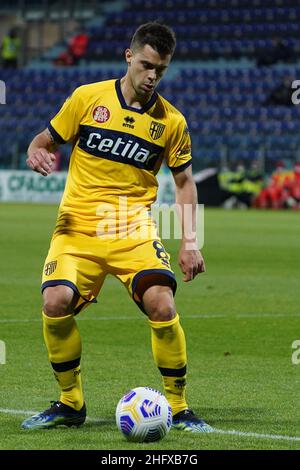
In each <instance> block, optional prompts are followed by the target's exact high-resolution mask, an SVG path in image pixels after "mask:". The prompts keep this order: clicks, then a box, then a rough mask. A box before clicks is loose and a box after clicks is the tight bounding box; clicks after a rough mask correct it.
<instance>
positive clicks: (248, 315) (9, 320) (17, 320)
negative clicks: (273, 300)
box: [0, 313, 300, 323]
mask: <svg viewBox="0 0 300 470" xmlns="http://www.w3.org/2000/svg"><path fill="white" fill-rule="evenodd" d="M287 317H292V318H294V317H296V318H298V317H299V318H300V313H237V314H230V313H229V314H223V313H220V314H209V313H207V314H206V313H203V314H202V313H199V314H195V315H182V317H181V318H182V319H183V320H184V319H189V320H193V319H197V318H199V319H201V318H202V319H208V320H209V319H210V318H212V319H215V318H228V319H232V318H236V319H241V318H287ZM76 318H77V320H79V321H92V322H93V321H119V320H122V321H123V320H124V321H136V320H144V318H145V317H143V316H139V315H137V316H136V317H129V316H115V317H109V316H103V317H88V316H82V317H76ZM41 321H42V319H41V318H6V319H5V318H1V319H0V323H41Z"/></svg>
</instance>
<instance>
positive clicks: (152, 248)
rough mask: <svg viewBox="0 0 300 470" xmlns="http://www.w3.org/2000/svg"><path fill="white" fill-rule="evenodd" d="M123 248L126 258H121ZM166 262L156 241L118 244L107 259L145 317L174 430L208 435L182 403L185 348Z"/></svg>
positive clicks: (171, 276)
mask: <svg viewBox="0 0 300 470" xmlns="http://www.w3.org/2000/svg"><path fill="white" fill-rule="evenodd" d="M122 243H123V245H124V246H122ZM128 246H130V250H129V249H128ZM122 248H123V249H124V252H125V253H126V256H122ZM119 253H120V255H119ZM169 260H170V257H169V255H168V253H167V252H166V251H165V249H164V247H163V245H162V243H161V241H160V240H159V239H157V240H136V241H135V242H134V241H132V242H131V241H130V240H128V239H127V240H126V241H125V240H124V242H119V243H118V250H115V256H112V255H111V256H110V258H109V265H110V269H111V272H112V274H115V275H116V276H117V277H118V278H119V279H120V280H121V282H122V283H123V284H124V285H125V286H126V287H127V289H128V292H129V294H130V295H131V296H132V298H133V299H134V301H135V302H136V303H137V305H138V306H139V307H140V309H141V310H142V311H143V312H144V313H146V314H147V315H148V318H149V324H150V327H151V337H152V350H153V356H154V360H155V362H156V365H157V367H158V368H159V370H160V372H161V374H162V378H163V384H164V390H165V395H166V397H167V399H168V401H169V402H170V404H171V406H172V411H173V418H174V421H173V424H174V427H175V425H176V427H177V428H178V429H183V430H187V431H196V432H211V431H212V428H211V427H210V426H208V425H207V424H206V423H205V422H204V421H202V420H200V419H198V418H197V417H195V416H194V415H193V414H192V412H191V411H190V410H189V409H188V405H187V403H186V399H185V390H186V366H187V355H186V344H185V336H184V332H183V329H182V327H181V325H180V321H179V316H178V314H177V313H176V308H175V304H174V298H173V295H174V293H175V291H176V280H175V276H174V273H173V271H172V269H171V266H170V262H169Z"/></svg>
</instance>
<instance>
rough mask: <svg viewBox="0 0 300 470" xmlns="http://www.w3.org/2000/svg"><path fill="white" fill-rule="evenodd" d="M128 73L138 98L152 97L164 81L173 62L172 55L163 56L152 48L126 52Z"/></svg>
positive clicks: (146, 47)
mask: <svg viewBox="0 0 300 470" xmlns="http://www.w3.org/2000/svg"><path fill="white" fill-rule="evenodd" d="M126 60H127V63H128V73H129V76H130V80H131V84H132V86H133V88H134V90H135V92H136V94H137V95H138V96H143V97H147V95H149V96H151V94H152V93H153V91H154V89H155V88H156V87H157V85H158V83H159V82H160V80H161V79H162V77H163V75H164V73H165V72H166V70H167V68H168V65H169V63H170V60H171V55H170V54H167V55H164V56H161V55H160V54H159V53H158V52H157V51H155V50H154V49H153V48H152V47H151V46H149V45H148V44H146V45H145V46H144V47H143V48H140V49H137V50H136V51H134V52H133V51H132V50H131V49H127V50H126Z"/></svg>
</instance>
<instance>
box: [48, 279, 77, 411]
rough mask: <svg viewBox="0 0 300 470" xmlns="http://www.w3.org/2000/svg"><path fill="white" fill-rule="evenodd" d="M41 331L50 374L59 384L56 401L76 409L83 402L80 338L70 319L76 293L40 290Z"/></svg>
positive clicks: (60, 288)
mask: <svg viewBox="0 0 300 470" xmlns="http://www.w3.org/2000/svg"><path fill="white" fill-rule="evenodd" d="M43 300H44V305H43V334H44V340H45V344H46V347H47V350H48V357H49V361H50V363H51V366H52V369H53V372H54V376H55V378H56V380H57V382H58V384H59V386H60V389H61V395H60V401H61V402H62V403H64V404H65V405H68V406H70V407H71V408H73V409H75V410H76V411H79V410H81V409H82V407H83V405H84V399H83V392H82V384H81V374H80V359H81V338H80V334H79V330H78V327H77V324H76V320H75V318H74V310H75V308H76V305H77V304H78V301H79V295H78V294H77V293H75V292H74V291H73V289H71V288H70V287H68V286H64V285H57V286H54V287H47V288H46V289H45V290H44V291H43Z"/></svg>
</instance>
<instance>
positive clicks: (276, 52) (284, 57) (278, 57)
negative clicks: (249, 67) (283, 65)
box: [256, 37, 294, 67]
mask: <svg viewBox="0 0 300 470" xmlns="http://www.w3.org/2000/svg"><path fill="white" fill-rule="evenodd" d="M293 59H294V51H293V50H292V49H291V48H290V47H289V46H288V44H287V43H286V42H285V41H284V40H283V39H281V38H278V37H275V38H273V39H272V47H271V48H266V49H264V50H262V51H260V52H259V53H258V55H257V61H256V65H257V66H258V67H261V66H265V65H272V64H276V63H277V62H291V61H292V60H293Z"/></svg>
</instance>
